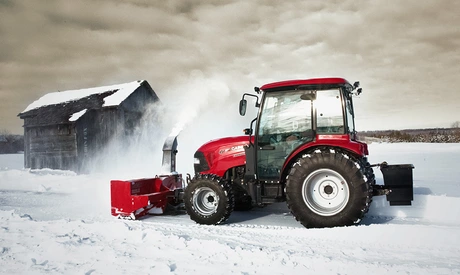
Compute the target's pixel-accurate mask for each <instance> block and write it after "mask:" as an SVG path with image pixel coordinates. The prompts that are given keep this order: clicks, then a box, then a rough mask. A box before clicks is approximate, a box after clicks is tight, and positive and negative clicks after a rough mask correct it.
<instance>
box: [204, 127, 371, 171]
mask: <svg viewBox="0 0 460 275" xmlns="http://www.w3.org/2000/svg"><path fill="white" fill-rule="evenodd" d="M251 139H252V142H254V137H253V136H251ZM248 144H249V137H248V136H239V137H230V138H221V139H216V140H212V141H210V142H208V143H205V144H204V145H202V146H201V147H200V148H199V149H198V151H200V152H202V153H203V154H204V156H205V158H206V161H207V162H208V165H209V170H207V171H202V172H201V173H202V174H215V175H218V176H219V177H223V176H224V174H225V172H226V171H227V170H228V169H230V168H232V167H237V166H244V165H246V154H245V151H244V146H247V145H248ZM319 146H329V147H337V148H340V149H343V150H346V151H349V152H351V153H353V154H355V155H357V156H366V155H368V154H369V152H368V149H367V144H365V143H362V142H359V141H353V140H350V137H349V135H347V134H344V135H317V136H316V138H315V139H314V140H313V141H311V142H308V143H305V144H303V145H301V146H299V147H298V148H297V149H295V150H294V151H293V152H292V154H290V155H289V156H288V158H287V159H286V162H285V163H284V165H283V171H284V169H286V168H287V167H286V165H287V164H288V163H290V161H291V160H293V159H294V158H297V157H298V156H299V154H301V153H302V152H304V151H306V150H308V149H311V148H314V147H319Z"/></svg>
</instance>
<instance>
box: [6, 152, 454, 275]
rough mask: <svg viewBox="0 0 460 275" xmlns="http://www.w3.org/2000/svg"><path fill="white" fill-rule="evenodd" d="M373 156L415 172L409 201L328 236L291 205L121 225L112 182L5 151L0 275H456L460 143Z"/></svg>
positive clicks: (379, 201)
mask: <svg viewBox="0 0 460 275" xmlns="http://www.w3.org/2000/svg"><path fill="white" fill-rule="evenodd" d="M369 149H370V152H371V157H370V161H371V163H376V162H381V161H383V160H386V161H388V162H389V163H392V164H397V163H413V164H414V165H415V167H416V168H415V170H414V185H415V190H414V193H415V198H414V202H413V205H412V206H410V207H407V206H404V207H402V206H401V207H390V206H388V203H387V202H386V201H385V198H384V197H378V198H374V201H373V204H372V206H371V209H370V212H369V213H368V215H367V216H366V218H365V219H364V220H363V221H362V223H361V225H359V226H351V227H342V228H329V229H305V228H303V227H302V226H301V225H300V224H298V223H297V222H296V221H295V219H294V218H293V217H292V216H291V214H290V213H289V211H288V209H287V207H286V206H285V204H284V203H279V204H274V205H271V206H268V207H265V208H261V209H255V210H253V211H250V212H235V213H233V214H232V216H231V217H230V219H229V220H228V222H227V223H226V224H224V225H220V226H202V225H197V224H195V223H194V222H192V221H191V220H190V219H189V218H188V216H186V215H184V214H177V215H163V216H150V217H148V218H146V219H143V220H142V221H127V220H118V219H115V218H114V217H112V216H110V194H109V180H110V179H111V177H110V175H102V174H99V175H95V174H92V175H76V174H74V173H72V172H66V171H53V170H39V171H29V170H24V169H22V167H23V156H22V155H0V273H2V274H372V273H373V274H460V237H459V236H460V169H459V163H460V144H415V143H414V144H404V143H400V144H371V145H370V148H369ZM376 174H377V176H378V180H379V181H381V180H382V179H381V178H382V176H381V173H380V172H379V171H376ZM152 176H154V175H152Z"/></svg>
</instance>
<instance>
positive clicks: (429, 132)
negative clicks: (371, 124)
mask: <svg viewBox="0 0 460 275" xmlns="http://www.w3.org/2000/svg"><path fill="white" fill-rule="evenodd" d="M358 137H359V139H360V140H364V141H375V142H390V143H392V142H423V143H457V142H460V128H459V127H456V128H434V129H414V130H413V129H411V130H385V131H366V132H360V133H358Z"/></svg>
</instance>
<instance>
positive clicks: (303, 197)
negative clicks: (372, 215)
mask: <svg viewBox="0 0 460 275" xmlns="http://www.w3.org/2000/svg"><path fill="white" fill-rule="evenodd" d="M365 171H366V170H365V169H364V167H362V166H361V165H360V164H359V161H356V160H354V158H352V157H351V156H350V155H348V154H346V153H343V152H337V151H335V150H333V149H329V150H326V149H325V150H322V151H321V150H317V151H315V152H313V153H311V154H306V155H303V156H302V157H301V158H299V159H298V160H297V162H296V163H294V164H293V165H292V167H291V169H290V172H289V175H288V177H287V180H286V200H287V204H288V207H289V209H290V210H291V212H292V214H293V215H294V217H295V218H296V219H297V220H298V221H299V222H300V223H302V224H303V225H304V226H305V227H308V228H311V227H319V228H321V227H334V226H346V225H352V224H355V223H358V222H359V221H360V220H361V218H362V217H363V216H364V214H365V213H366V212H367V211H368V209H369V202H370V196H371V192H370V189H369V184H368V179H367V177H366V176H365Z"/></svg>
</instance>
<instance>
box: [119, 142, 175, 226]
mask: <svg viewBox="0 0 460 275" xmlns="http://www.w3.org/2000/svg"><path fill="white" fill-rule="evenodd" d="M176 154H177V137H175V136H174V137H168V138H167V139H166V141H165V143H164V146H163V162H162V165H163V170H164V171H166V170H168V171H167V172H168V173H170V174H166V175H160V176H156V177H154V178H148V179H134V180H112V181H110V192H111V203H112V215H113V216H117V217H120V218H129V219H138V218H140V217H142V216H144V215H146V214H162V213H163V212H164V210H165V208H166V206H167V205H168V204H178V203H180V202H181V199H180V194H181V191H182V189H183V179H182V175H181V174H178V173H177V172H176V171H175V170H176Z"/></svg>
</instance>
